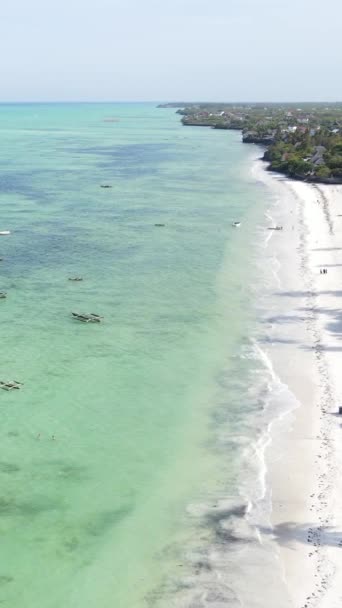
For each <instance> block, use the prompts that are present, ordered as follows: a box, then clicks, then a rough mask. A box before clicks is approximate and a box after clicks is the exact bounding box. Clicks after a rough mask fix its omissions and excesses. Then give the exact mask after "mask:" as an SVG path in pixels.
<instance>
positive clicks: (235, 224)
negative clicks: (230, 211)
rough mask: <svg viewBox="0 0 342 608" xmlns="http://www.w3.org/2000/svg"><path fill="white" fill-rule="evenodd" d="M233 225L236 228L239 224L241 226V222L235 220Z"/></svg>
mask: <svg viewBox="0 0 342 608" xmlns="http://www.w3.org/2000/svg"><path fill="white" fill-rule="evenodd" d="M232 226H234V228H239V226H241V222H233V223H232Z"/></svg>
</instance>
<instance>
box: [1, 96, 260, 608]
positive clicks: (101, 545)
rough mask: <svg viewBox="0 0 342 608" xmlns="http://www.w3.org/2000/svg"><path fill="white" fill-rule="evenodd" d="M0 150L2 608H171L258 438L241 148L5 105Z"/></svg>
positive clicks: (204, 134)
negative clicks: (194, 549) (248, 446)
mask: <svg viewBox="0 0 342 608" xmlns="http://www.w3.org/2000/svg"><path fill="white" fill-rule="evenodd" d="M0 137H1V153H0V230H10V231H11V235H10V236H1V237H0V256H1V257H2V258H3V259H2V261H1V262H0V272H1V284H0V290H3V291H6V292H7V299H6V300H1V303H0V308H1V310H0V314H1V338H2V340H1V342H2V356H1V374H0V376H1V377H0V380H12V379H16V380H19V381H21V382H23V383H24V385H23V387H22V390H20V391H11V392H5V391H0V393H1V394H0V408H1V457H0V480H1V496H0V535H1V562H0V601H1V602H2V603H3V604H4V605H6V606H11V608H19V607H20V608H23V607H25V608H33V607H34V608H37V606H39V607H41V608H60V607H61V606H63V607H65V608H69V607H72V608H81V607H82V608H88V607H89V608H90V607H92V608H93V607H94V606H96V607H97V608H109V607H114V606H115V608H138V607H139V608H140V607H143V606H148V605H159V603H160V604H162V602H164V601H166V605H168V606H170V605H171V600H170V598H171V597H172V601H174V602H176V601H177V597H178V595H177V594H178V592H179V591H180V592H181V590H182V584H181V583H180V582H179V572H180V570H181V569H183V570H184V569H187V572H190V565H191V564H190V565H189V564H188V563H186V560H185V558H184V556H185V554H186V551H187V547H191V546H192V544H193V543H194V539H198V537H199V536H201V537H202V540H203V542H205V541H206V540H208V539H209V538H210V535H211V534H212V530H210V529H209V528H208V530H207V529H205V526H201V529H200V531H199V529H198V522H197V520H196V517H195V518H194V517H193V512H194V511H196V508H197V511H198V509H199V510H200V507H198V505H203V504H207V503H208V501H215V500H216V499H217V498H220V499H221V498H222V497H224V496H238V495H240V494H241V490H240V488H241V487H243V483H244V475H245V474H246V471H245V470H244V467H243V466H242V465H241V462H242V460H241V454H242V448H241V446H240V443H241V442H240V443H239V441H238V442H236V437H237V436H238V437H239V438H240V439H241V437H244V440H243V441H242V444H243V445H245V443H246V442H247V443H248V442H250V441H252V440H253V439H254V438H255V436H256V434H255V432H254V429H253V426H252V425H251V423H250V418H249V415H250V414H253V412H254V411H255V410H256V409H257V408H258V405H257V404H256V400H255V397H254V396H253V395H251V393H250V391H249V390H248V389H249V388H250V384H249V383H250V382H251V374H252V376H253V374H254V375H255V373H256V372H255V366H257V365H258V364H257V363H256V362H255V361H254V359H253V358H251V357H249V356H244V355H243V353H245V354H246V353H248V348H249V336H250V334H251V332H253V327H254V323H255V319H254V307H253V301H254V300H253V299H254V297H255V281H254V279H255V272H256V267H255V264H254V258H255V256H256V252H255V247H254V242H255V239H256V230H257V228H256V227H257V226H258V223H259V222H261V221H262V217H263V213H264V209H265V204H266V202H265V201H266V199H267V197H266V193H265V191H264V189H263V187H262V186H261V185H260V184H258V183H257V182H256V181H255V180H254V179H253V177H252V176H251V173H250V167H251V157H252V156H253V155H254V156H255V150H254V149H253V148H250V147H249V146H243V145H241V143H240V134H239V133H237V132H224V131H213V130H210V129H200V128H198V129H195V128H193V129H191V128H185V127H182V126H181V124H180V122H179V117H178V116H177V115H175V113H174V110H162V109H156V108H155V106H154V105H153V104H122V105H121V104H89V105H87V104H69V105H63V104H59V105H58V104H56V105H54V104H47V105H43V104H42V105H39V104H32V105H30V104H27V105H2V106H0ZM101 184H109V185H111V186H112V187H111V188H107V189H104V188H101V187H100V185H101ZM235 220H241V222H242V227H241V228H240V229H233V228H232V226H231V223H232V222H233V221H235ZM156 223H162V224H165V226H164V227H156V226H155V224H156ZM71 276H81V277H83V279H84V280H83V281H82V282H78V283H74V282H70V281H68V277H71ZM74 310H76V311H80V312H95V313H98V314H101V315H103V316H104V320H103V323H101V324H94V325H90V324H82V323H79V322H77V321H74V320H73V319H72V318H71V315H70V313H71V311H74ZM234 438H235V441H234ZM245 485H246V482H245ZM196 505H197V507H196ZM196 522H197V523H196ZM177 581H178V582H177ZM167 597H169V600H167V599H165V598H167ZM172 605H173V604H172ZM189 605H190V604H189ZM194 605H195V604H194ZM198 605H199V604H198ZM196 606H197V604H196Z"/></svg>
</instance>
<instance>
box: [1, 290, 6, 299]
mask: <svg viewBox="0 0 342 608" xmlns="http://www.w3.org/2000/svg"><path fill="white" fill-rule="evenodd" d="M5 298H7V293H6V291H0V300H4V299H5Z"/></svg>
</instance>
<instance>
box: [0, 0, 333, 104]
mask: <svg viewBox="0 0 342 608" xmlns="http://www.w3.org/2000/svg"><path fill="white" fill-rule="evenodd" d="M341 22H342V2H341V0H325V2H323V1H322V0H287V1H285V0H207V1H204V0H159V1H158V0H120V1H119V0H1V1H0V58H1V59H0V67H1V69H0V75H1V81H0V102H6V101H163V100H164V101H191V100H194V101H195V100H197V101H305V100H308V101H342V78H341V59H342V39H341V34H340V31H341Z"/></svg>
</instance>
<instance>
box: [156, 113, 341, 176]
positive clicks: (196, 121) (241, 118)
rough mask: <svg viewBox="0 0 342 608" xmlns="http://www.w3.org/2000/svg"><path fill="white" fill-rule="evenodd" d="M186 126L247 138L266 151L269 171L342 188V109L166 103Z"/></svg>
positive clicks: (245, 140)
mask: <svg viewBox="0 0 342 608" xmlns="http://www.w3.org/2000/svg"><path fill="white" fill-rule="evenodd" d="M158 108H175V109H176V113H177V114H180V115H181V116H182V118H181V122H182V124H183V125H184V126H192V127H210V128H212V129H223V130H236V131H241V132H242V143H246V144H257V145H260V146H263V147H264V148H265V152H264V154H263V157H262V160H263V161H265V162H267V163H268V165H267V170H269V171H273V172H276V173H282V174H283V175H286V176H287V177H289V178H291V179H295V180H300V181H305V182H311V183H318V184H330V185H336V184H342V103H341V104H340V103H332V104H324V103H320V104H311V103H305V104H301V107H298V104H266V105H265V104H251V105H248V104H240V105H236V104H223V103H194V104H190V105H187V104H184V103H181V102H180V103H176V102H172V103H165V104H160V105H159V106H158Z"/></svg>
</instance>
